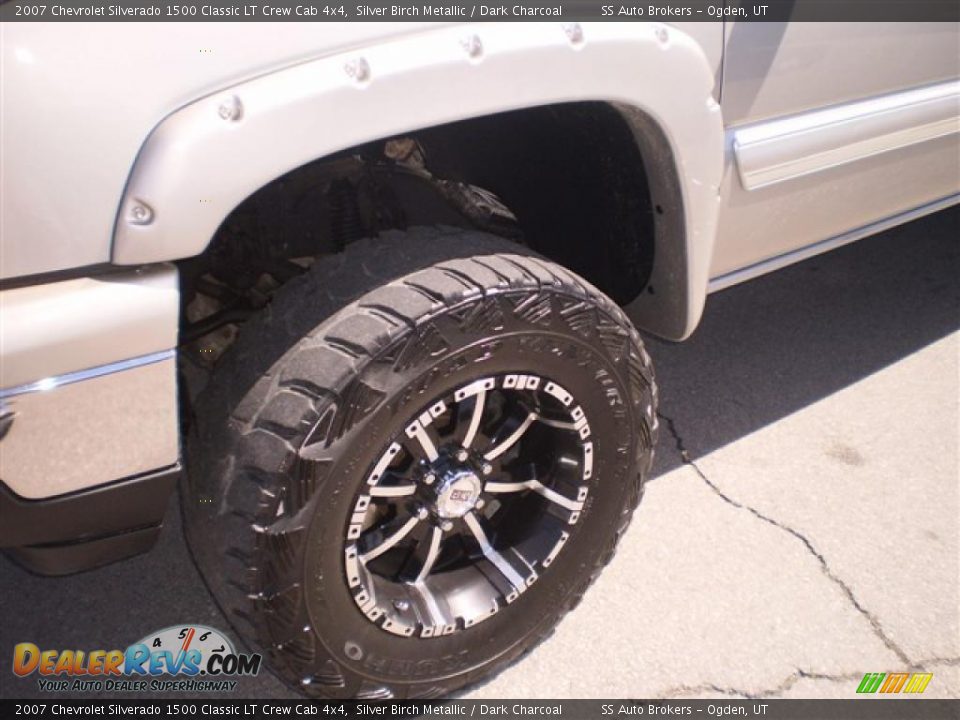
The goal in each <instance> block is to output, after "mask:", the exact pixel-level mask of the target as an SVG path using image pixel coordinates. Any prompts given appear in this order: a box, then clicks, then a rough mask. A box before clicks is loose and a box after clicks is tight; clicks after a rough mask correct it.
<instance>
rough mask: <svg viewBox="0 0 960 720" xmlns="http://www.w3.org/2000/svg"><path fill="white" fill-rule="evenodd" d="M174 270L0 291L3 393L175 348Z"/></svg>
mask: <svg viewBox="0 0 960 720" xmlns="http://www.w3.org/2000/svg"><path fill="white" fill-rule="evenodd" d="M179 313H180V289H179V285H178V279H177V270H176V268H175V267H174V266H173V265H169V264H163V265H153V266H150V267H144V268H139V269H134V270H127V271H123V272H117V273H110V274H108V275H103V276H100V277H96V278H78V279H75V280H65V281H62V282H55V283H47V284H44V285H34V286H29V287H24V288H17V289H12V290H4V291H3V292H0V389H2V388H6V389H10V388H12V387H15V386H20V385H25V384H27V383H31V382H34V381H38V380H44V379H45V378H49V377H53V376H58V375H64V374H66V373H72V372H76V371H78V370H86V369H87V368H94V367H97V366H101V365H106V364H108V363H112V362H117V361H122V360H126V359H128V358H131V357H139V356H142V355H149V354H151V353H156V352H160V351H164V350H170V349H171V348H174V347H176V345H177V324H178V320H179Z"/></svg>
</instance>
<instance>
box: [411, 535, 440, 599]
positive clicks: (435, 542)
mask: <svg viewBox="0 0 960 720" xmlns="http://www.w3.org/2000/svg"><path fill="white" fill-rule="evenodd" d="M442 539H443V530H441V529H440V528H438V527H434V528H433V532H432V533H431V534H430V546H429V548H428V549H427V556H426V558H424V560H423V565H421V566H420V572H419V573H417V577H416V578H415V579H414V581H413V584H414V585H417V584H419V583H422V582H423V581H424V580H425V579H426V577H427V575H429V574H430V571H431V570H433V566H434V565H435V564H436V562H437V558H438V557H440V541H441V540H442Z"/></svg>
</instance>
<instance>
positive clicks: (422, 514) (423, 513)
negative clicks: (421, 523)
mask: <svg viewBox="0 0 960 720" xmlns="http://www.w3.org/2000/svg"><path fill="white" fill-rule="evenodd" d="M414 512H415V513H416V515H417V517H418V518H420V519H421V520H425V519H426V517H427V515H429V514H430V511H429V510H427V509H426V508H425V507H424V506H423V505H420V506H419V507H417V509H416V510H414Z"/></svg>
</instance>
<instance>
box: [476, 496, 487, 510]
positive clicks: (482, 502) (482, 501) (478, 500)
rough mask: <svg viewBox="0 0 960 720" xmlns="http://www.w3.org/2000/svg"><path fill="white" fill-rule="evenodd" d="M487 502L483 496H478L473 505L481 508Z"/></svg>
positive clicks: (478, 508)
mask: <svg viewBox="0 0 960 720" xmlns="http://www.w3.org/2000/svg"><path fill="white" fill-rule="evenodd" d="M486 504H487V503H486V502H484V500H483V498H477V501H476V502H475V503H474V504H473V506H474V507H475V508H476V509H477V510H480V509H481V508H482V507H483V506H484V505H486Z"/></svg>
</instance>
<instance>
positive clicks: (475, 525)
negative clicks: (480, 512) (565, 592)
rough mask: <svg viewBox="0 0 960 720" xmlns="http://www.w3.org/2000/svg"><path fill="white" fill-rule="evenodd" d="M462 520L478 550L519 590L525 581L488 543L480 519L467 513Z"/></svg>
mask: <svg viewBox="0 0 960 720" xmlns="http://www.w3.org/2000/svg"><path fill="white" fill-rule="evenodd" d="M463 520H464V522H465V523H466V524H467V527H468V528H470V532H471V533H473V537H474V538H475V539H476V541H477V544H478V545H479V546H480V552H481V553H483V556H484V557H485V558H487V560H489V561H490V562H491V563H492V564H493V566H494V567H495V568H496V569H497V570H499V571H500V573H501V574H502V575H503V576H504V577H505V578H506V579H507V582H509V583H510V585H511V586H512V587H513V589H514V590H517V591H521V590H523V588H524V587H525V586H526V582H525V581H524V579H523V578H522V577H521V576H520V573H518V572H517V571H516V570H515V569H514V568H513V566H512V565H511V564H510V563H509V562H507V560H506V558H504V557H503V555H501V554H500V553H498V552H497V551H496V550H495V549H494V547H493V545H491V544H490V540H489V539H488V538H487V533H486V532H484V529H483V526H482V525H481V524H480V520H479V519H478V518H477V516H476V515H475V514H474V513H472V512H471V513H467V514H466V515H464V516H463Z"/></svg>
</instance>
